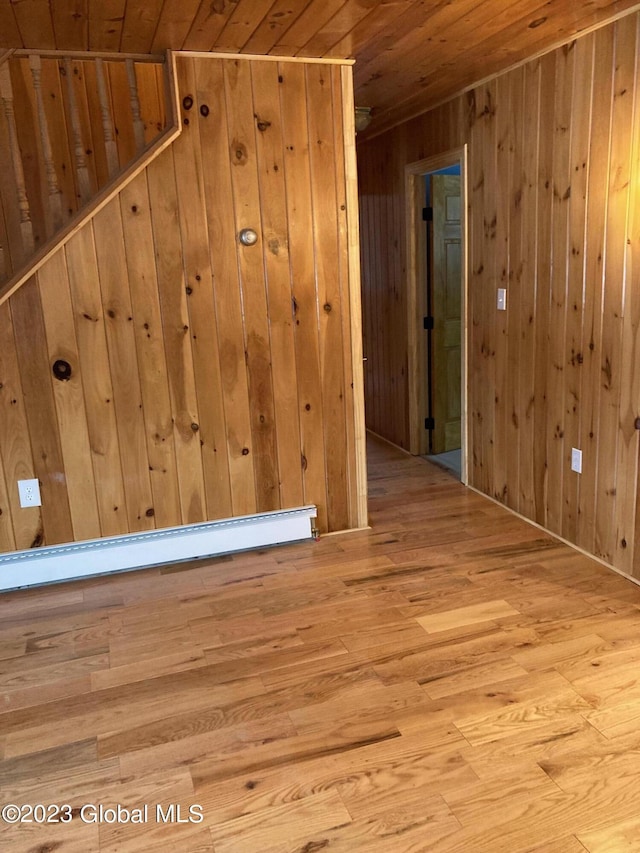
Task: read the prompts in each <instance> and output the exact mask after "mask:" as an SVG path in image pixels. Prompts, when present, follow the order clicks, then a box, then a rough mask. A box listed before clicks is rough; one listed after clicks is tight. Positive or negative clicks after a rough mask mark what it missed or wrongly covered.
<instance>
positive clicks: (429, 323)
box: [424, 317, 434, 331]
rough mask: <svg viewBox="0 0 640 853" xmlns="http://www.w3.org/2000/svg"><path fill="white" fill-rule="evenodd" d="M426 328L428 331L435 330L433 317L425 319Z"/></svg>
mask: <svg viewBox="0 0 640 853" xmlns="http://www.w3.org/2000/svg"><path fill="white" fill-rule="evenodd" d="M424 327H425V329H426V330H427V331H431V330H432V329H433V328H434V326H433V317H425V318H424Z"/></svg>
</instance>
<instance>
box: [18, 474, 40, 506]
mask: <svg viewBox="0 0 640 853" xmlns="http://www.w3.org/2000/svg"><path fill="white" fill-rule="evenodd" d="M18 495H19V496H20V506H21V507H27V506H42V501H41V500H40V483H39V482H38V481H37V480H18Z"/></svg>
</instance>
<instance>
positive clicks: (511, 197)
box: [505, 67, 529, 511]
mask: <svg viewBox="0 0 640 853" xmlns="http://www.w3.org/2000/svg"><path fill="white" fill-rule="evenodd" d="M524 80H525V76H524V68H522V67H521V68H516V69H515V70H514V71H512V72H511V73H510V74H509V75H508V89H509V113H510V115H511V141H510V145H509V152H510V153H509V176H510V178H509V192H508V202H509V245H508V295H507V344H508V361H507V364H508V365H513V364H518V365H519V367H520V369H519V370H517V371H515V370H512V369H508V371H507V382H506V386H505V415H506V436H505V441H506V445H505V447H506V462H507V503H508V505H509V506H510V507H511V508H512V509H515V510H517V511H519V510H520V492H521V487H520V467H521V462H522V460H523V458H524V457H525V456H526V451H525V453H523V452H522V447H521V442H522V427H523V423H524V418H525V412H524V411H522V409H521V408H520V400H521V394H522V391H523V390H524V389H523V380H524V377H523V374H522V368H523V367H526V365H527V364H528V363H529V354H528V353H527V352H526V351H525V350H524V347H523V345H522V337H523V329H524V328H525V325H526V322H527V321H526V318H525V316H524V312H523V302H524V301H525V292H526V290H527V286H526V284H525V282H524V280H523V254H524V247H523V238H524V234H523V219H524V215H523V199H524V196H525V174H524V138H525V135H526V134H525V127H524V114H525V106H524V104H525V101H524ZM527 109H529V105H527Z"/></svg>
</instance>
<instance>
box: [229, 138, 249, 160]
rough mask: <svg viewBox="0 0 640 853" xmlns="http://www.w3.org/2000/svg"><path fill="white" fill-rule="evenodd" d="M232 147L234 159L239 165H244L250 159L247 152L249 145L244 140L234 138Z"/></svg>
mask: <svg viewBox="0 0 640 853" xmlns="http://www.w3.org/2000/svg"><path fill="white" fill-rule="evenodd" d="M231 149H232V152H233V160H234V162H235V164H236V165H237V166H242V165H244V164H245V163H246V162H247V160H248V159H249V157H248V154H247V147H246V145H245V144H244V143H243V142H240V141H239V140H237V139H234V140H233V143H232V145H231Z"/></svg>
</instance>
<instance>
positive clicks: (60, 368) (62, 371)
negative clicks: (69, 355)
mask: <svg viewBox="0 0 640 853" xmlns="http://www.w3.org/2000/svg"><path fill="white" fill-rule="evenodd" d="M52 370H53V375H54V376H55V377H56V379H59V380H60V381H61V382H68V381H69V380H70V379H71V372H72V371H71V365H70V364H69V362H68V361H64V360H63V359H61V358H59V359H58V360H57V361H54V363H53V368H52Z"/></svg>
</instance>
